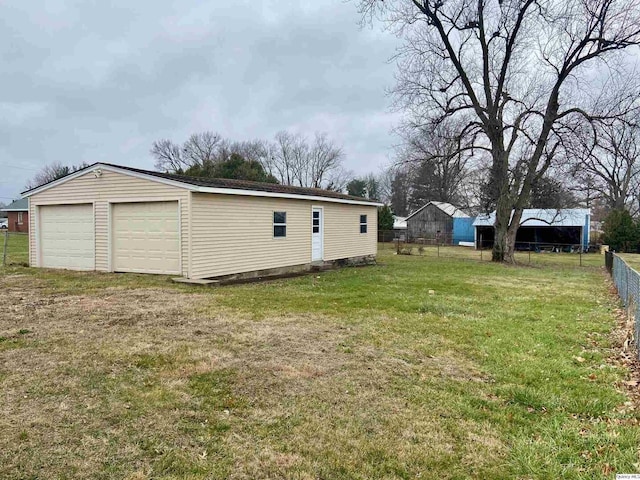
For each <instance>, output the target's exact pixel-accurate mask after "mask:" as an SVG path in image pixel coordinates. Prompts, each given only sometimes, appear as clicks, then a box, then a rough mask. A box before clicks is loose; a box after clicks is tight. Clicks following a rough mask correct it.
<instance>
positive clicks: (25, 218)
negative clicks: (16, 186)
mask: <svg viewBox="0 0 640 480" xmlns="http://www.w3.org/2000/svg"><path fill="white" fill-rule="evenodd" d="M2 211H3V212H6V214H7V227H8V228H9V231H10V232H24V233H29V200H28V199H26V198H21V199H20V200H16V201H15V202H13V203H11V204H9V205H7V206H6V207H4V208H3V209H2Z"/></svg>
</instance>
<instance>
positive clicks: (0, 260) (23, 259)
mask: <svg viewBox="0 0 640 480" xmlns="http://www.w3.org/2000/svg"><path fill="white" fill-rule="evenodd" d="M0 246H1V247H2V248H1V249H0V255H2V257H0V266H3V267H6V266H9V265H24V266H28V265H29V234H28V233H23V232H9V231H8V230H6V229H2V230H0Z"/></svg>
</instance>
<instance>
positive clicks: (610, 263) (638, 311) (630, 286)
mask: <svg viewBox="0 0 640 480" xmlns="http://www.w3.org/2000/svg"><path fill="white" fill-rule="evenodd" d="M605 266H606V268H607V270H608V271H609V273H610V274H611V278H612V279H613V283H614V285H615V286H616V290H617V291H618V296H619V297H620V298H621V299H622V303H623V304H624V306H625V309H626V310H627V315H628V317H629V318H631V317H633V338H634V339H635V344H636V349H637V351H638V352H639V353H638V358H640V274H639V273H638V272H637V271H636V270H634V269H633V268H632V267H630V266H629V264H628V263H627V262H626V261H625V260H624V259H623V258H622V257H620V256H619V255H616V254H615V253H612V252H607V253H606V254H605ZM632 340H633V339H632Z"/></svg>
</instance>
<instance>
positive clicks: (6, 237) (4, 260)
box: [2, 229, 9, 267]
mask: <svg viewBox="0 0 640 480" xmlns="http://www.w3.org/2000/svg"><path fill="white" fill-rule="evenodd" d="M8 244H9V229H7V230H5V231H4V246H3V247H2V266H3V267H4V266H5V265H6V264H7V246H8Z"/></svg>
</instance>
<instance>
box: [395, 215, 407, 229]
mask: <svg viewBox="0 0 640 480" xmlns="http://www.w3.org/2000/svg"><path fill="white" fill-rule="evenodd" d="M393 229H394V230H406V229H407V218H406V217H397V216H395V215H394V216H393Z"/></svg>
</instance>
